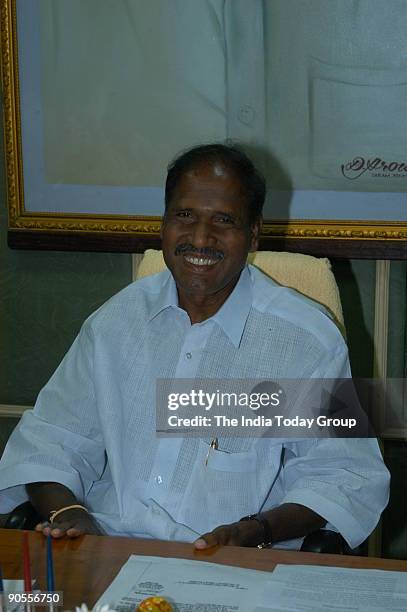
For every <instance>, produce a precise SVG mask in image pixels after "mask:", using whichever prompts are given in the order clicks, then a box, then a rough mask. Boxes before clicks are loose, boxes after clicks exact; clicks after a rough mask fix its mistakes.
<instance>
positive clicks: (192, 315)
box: [178, 277, 239, 325]
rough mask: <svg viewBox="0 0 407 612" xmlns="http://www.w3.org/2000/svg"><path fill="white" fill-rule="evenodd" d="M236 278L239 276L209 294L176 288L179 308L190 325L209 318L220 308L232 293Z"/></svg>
mask: <svg viewBox="0 0 407 612" xmlns="http://www.w3.org/2000/svg"><path fill="white" fill-rule="evenodd" d="M238 280H239V277H237V278H236V280H235V281H234V282H233V283H232V284H230V285H228V286H227V287H225V288H224V289H221V290H220V291H218V292H217V293H213V294H210V295H203V294H199V293H192V292H191V293H189V292H184V291H182V289H179V288H178V304H179V306H180V308H183V310H185V311H186V312H187V314H188V316H189V319H190V321H191V324H192V325H194V324H195V323H202V321H206V319H210V317H212V316H213V315H214V314H216V313H217V312H218V310H220V308H221V307H222V306H223V304H224V303H225V302H226V300H227V298H228V297H229V295H230V294H231V293H232V291H233V289H234V288H235V286H236V284H237V281H238Z"/></svg>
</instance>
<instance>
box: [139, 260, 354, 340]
mask: <svg viewBox="0 0 407 612" xmlns="http://www.w3.org/2000/svg"><path fill="white" fill-rule="evenodd" d="M248 262H249V263H251V264H253V265H254V266H256V267H257V268H259V269H260V270H261V271H262V272H264V274H267V276H270V277H271V278H272V279H273V280H275V281H277V282H278V283H279V284H280V285H284V286H285V287H291V288H292V289H296V290H297V291H299V292H300V293H302V294H303V295H305V296H307V297H309V298H311V299H313V300H315V301H316V302H319V303H320V304H322V305H323V306H325V307H326V308H327V309H328V310H329V312H330V313H331V314H332V315H333V317H334V320H335V322H336V323H337V325H338V327H339V328H340V329H341V331H342V333H344V332H345V329H344V322H343V313H342V306H341V300H340V297H339V290H338V286H337V284H336V281H335V277H334V275H333V273H332V270H331V264H330V263H329V260H328V259H326V258H317V257H312V256H311V255H302V254H301V253H280V252H277V251H257V252H256V253H250V254H249V257H248ZM164 269H165V263H164V259H163V255H162V251H156V250H153V249H148V250H147V251H146V252H145V253H144V256H143V259H142V260H141V262H140V265H139V268H138V270H137V275H136V277H137V278H143V277H144V276H148V275H149V274H155V273H157V272H161V271H162V270H164Z"/></svg>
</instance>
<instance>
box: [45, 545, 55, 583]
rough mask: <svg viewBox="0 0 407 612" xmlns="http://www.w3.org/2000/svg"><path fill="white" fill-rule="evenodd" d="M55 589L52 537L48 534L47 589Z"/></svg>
mask: <svg viewBox="0 0 407 612" xmlns="http://www.w3.org/2000/svg"><path fill="white" fill-rule="evenodd" d="M54 590H55V582H54V563H53V560H52V537H51V535H48V536H47V591H48V592H50V591H54Z"/></svg>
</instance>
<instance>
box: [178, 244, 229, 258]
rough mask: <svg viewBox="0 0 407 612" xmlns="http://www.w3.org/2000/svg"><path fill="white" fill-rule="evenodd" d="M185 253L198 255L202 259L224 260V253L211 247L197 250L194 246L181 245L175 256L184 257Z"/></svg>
mask: <svg viewBox="0 0 407 612" xmlns="http://www.w3.org/2000/svg"><path fill="white" fill-rule="evenodd" d="M183 253H189V254H190V255H196V256H198V257H199V256H201V257H204V256H205V257H209V258H210V259H223V258H224V253H223V252H222V251H218V250H217V249H212V248H211V247H203V248H202V249H196V248H195V247H194V246H193V245H192V244H180V245H178V246H177V248H176V249H175V255H182V254H183Z"/></svg>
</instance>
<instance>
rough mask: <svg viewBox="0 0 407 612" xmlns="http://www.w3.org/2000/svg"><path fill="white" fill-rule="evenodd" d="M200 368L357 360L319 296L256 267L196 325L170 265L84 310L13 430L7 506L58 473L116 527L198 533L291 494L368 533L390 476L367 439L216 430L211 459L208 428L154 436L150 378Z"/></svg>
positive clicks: (339, 370) (306, 366) (328, 374)
mask: <svg viewBox="0 0 407 612" xmlns="http://www.w3.org/2000/svg"><path fill="white" fill-rule="evenodd" d="M197 374H198V375H199V377H200V378H219V379H222V378H252V379H253V378H261V379H264V378H270V377H273V378H311V377H312V378H346V377H349V375H350V371H349V362H348V355H347V348H346V345H345V343H344V341H343V338H342V336H341V334H340V332H339V330H338V329H337V327H336V326H335V324H334V323H333V322H332V321H331V319H330V318H329V316H328V315H327V313H326V312H325V310H324V309H323V307H321V306H319V305H317V304H316V303H314V302H312V301H311V300H309V299H307V298H304V297H303V296H301V295H300V294H298V293H297V292H295V291H293V290H291V289H288V288H286V287H281V286H280V285H277V284H276V283H275V282H273V281H272V280H271V279H269V278H268V277H266V276H265V275H264V274H262V273H261V272H260V271H259V270H257V269H256V268H254V267H252V266H249V267H246V268H245V270H244V271H243V272H242V274H241V276H240V279H239V282H238V283H237V285H236V287H235V289H234V291H233V292H232V294H231V295H230V296H229V298H228V299H227V300H226V302H225V303H224V304H223V306H222V307H221V309H220V310H219V311H218V312H217V313H216V314H215V315H214V316H213V317H211V318H210V319H207V320H206V321H203V322H202V323H199V324H195V325H191V323H190V320H189V318H188V315H187V313H186V312H185V311H184V310H182V309H180V308H179V307H178V298H177V291H176V286H175V283H174V280H173V278H172V276H171V274H170V273H169V272H168V271H165V272H162V273H160V274H157V275H154V276H151V277H147V278H145V279H143V280H140V281H137V282H136V283H133V284H132V285H130V286H129V287H127V288H126V289H124V290H123V291H121V292H120V293H118V294H117V295H116V296H114V297H113V298H112V299H111V300H109V301H108V302H107V303H106V304H105V305H104V306H102V307H101V308H100V309H99V310H98V311H97V312H96V313H94V314H93V315H92V316H91V317H89V319H88V320H87V321H86V322H85V324H84V325H83V327H82V329H81V332H80V333H79V335H78V337H77V339H76V340H75V342H74V344H73V345H72V347H71V349H70V350H69V352H68V353H67V355H66V356H65V358H64V360H63V361H62V363H61V365H60V366H59V368H58V369H57V370H56V372H55V374H54V375H53V376H52V378H51V380H50V381H49V383H48V384H47V385H46V386H45V387H44V389H43V390H42V391H41V393H40V394H39V397H38V401H37V403H36V406H35V408H34V410H33V411H27V412H26V413H25V414H24V415H23V417H22V419H21V422H20V424H19V425H18V426H17V428H16V429H15V431H14V432H13V434H12V435H11V437H10V440H9V443H8V445H7V448H6V451H5V453H4V456H3V458H2V461H1V463H0V489H3V491H2V492H1V493H0V512H7V511H9V510H10V509H11V508H12V507H14V506H15V505H16V504H17V503H21V502H22V501H24V500H25V499H26V498H27V497H26V494H25V490H24V487H22V486H21V485H23V484H25V483H29V482H35V481H55V482H59V483H61V484H64V485H65V486H67V487H68V488H69V489H71V491H73V493H74V494H75V495H76V496H77V498H78V499H79V501H80V502H82V503H84V504H85V505H86V506H87V507H88V508H89V509H90V510H91V511H92V513H93V515H94V516H95V518H96V520H97V521H98V522H99V523H100V524H101V526H102V528H104V529H105V530H106V532H108V533H110V534H116V535H129V536H134V537H137V536H140V537H153V538H160V539H173V540H184V541H193V540H194V539H196V537H197V536H198V535H200V534H203V533H205V532H208V531H211V530H212V529H213V528H215V527H216V526H218V525H220V524H226V523H231V522H234V521H237V520H239V519H240V518H241V517H242V516H245V515H247V514H253V513H257V512H259V511H264V510H268V509H270V508H272V507H273V506H276V505H280V504H282V503H286V502H293V503H299V504H302V505H305V506H307V507H309V508H311V509H312V510H314V511H315V512H317V513H318V514H320V515H321V516H322V517H324V518H325V519H326V520H327V522H328V524H329V527H330V528H334V529H337V530H338V531H340V533H341V534H342V535H343V536H344V538H345V539H346V540H347V541H348V543H349V545H350V546H351V547H354V546H357V545H358V544H359V543H360V542H362V541H363V540H364V539H365V538H366V537H367V536H368V535H369V533H370V532H371V531H372V529H373V528H374V527H375V525H376V523H377V521H378V519H379V516H380V513H381V511H382V510H383V508H384V507H385V506H386V504H387V501H388V482H389V474H388V471H387V469H386V467H385V466H384V464H383V461H382V458H381V455H380V451H379V449H378V445H377V442H376V441H375V440H373V439H364V440H360V439H358V440H351V439H349V440H348V439H321V440H318V439H303V440H293V439H281V438H233V437H228V438H223V439H222V438H221V439H220V440H219V448H218V449H217V450H213V451H212V452H211V457H210V461H209V462H208V465H207V466H205V457H206V454H207V451H208V440H201V439H197V438H183V439H162V438H157V437H156V435H155V384H156V379H157V378H177V377H182V378H193V377H195V376H196V375H197ZM283 449H284V452H283ZM283 458H284V464H282V460H283ZM299 543H300V542H299V541H298V540H295V541H294V540H292V541H291V542H290V544H289V546H292V547H298V545H299Z"/></svg>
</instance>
